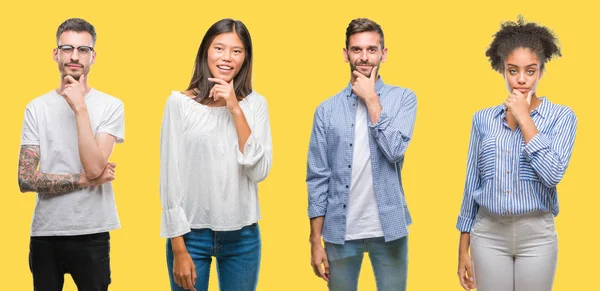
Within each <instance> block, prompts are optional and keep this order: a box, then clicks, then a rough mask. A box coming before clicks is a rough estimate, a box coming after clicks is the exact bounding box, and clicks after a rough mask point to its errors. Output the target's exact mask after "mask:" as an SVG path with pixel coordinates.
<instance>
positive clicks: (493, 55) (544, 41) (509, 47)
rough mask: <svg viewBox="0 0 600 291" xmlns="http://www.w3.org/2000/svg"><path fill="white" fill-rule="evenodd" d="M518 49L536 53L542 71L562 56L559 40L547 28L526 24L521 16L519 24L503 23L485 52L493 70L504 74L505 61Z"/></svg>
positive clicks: (512, 22)
mask: <svg viewBox="0 0 600 291" xmlns="http://www.w3.org/2000/svg"><path fill="white" fill-rule="evenodd" d="M517 48H528V49H530V50H531V51H533V52H535V54H536V55H537V57H538V58H539V60H540V63H541V70H543V69H544V66H545V64H546V62H548V61H550V60H551V59H552V58H553V57H560V56H562V54H561V52H560V47H559V46H558V38H556V36H555V35H554V33H553V32H552V31H551V30H550V29H548V28H547V27H545V26H541V25H538V24H536V23H526V22H525V20H524V19H523V16H521V15H519V16H518V20H517V22H514V21H507V22H503V23H502V25H501V26H500V30H499V31H498V32H496V34H494V40H493V41H492V43H491V44H490V47H489V48H488V50H487V51H486V52H485V55H486V56H487V57H488V58H489V61H490V63H491V65H492V69H494V70H496V71H498V72H499V73H502V71H503V70H504V60H505V59H506V58H507V57H508V55H510V54H511V53H512V52H513V51H514V50H515V49H517Z"/></svg>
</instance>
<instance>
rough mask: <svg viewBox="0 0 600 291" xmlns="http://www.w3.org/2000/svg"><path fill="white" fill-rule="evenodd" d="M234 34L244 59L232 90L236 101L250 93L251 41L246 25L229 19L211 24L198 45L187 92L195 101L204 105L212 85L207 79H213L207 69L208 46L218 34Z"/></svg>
mask: <svg viewBox="0 0 600 291" xmlns="http://www.w3.org/2000/svg"><path fill="white" fill-rule="evenodd" d="M228 32H234V33H235V34H237V36H238V37H239V38H240V40H241V41H242V44H244V50H245V57H244V62H243V63H242V68H241V69H240V71H239V72H238V74H237V75H236V76H235V77H234V81H233V88H234V90H235V95H236V96H237V97H238V99H240V100H241V99H243V98H244V97H246V96H248V95H249V94H250V93H252V39H251V38H250V32H248V29H247V28H246V25H244V23H242V22H241V21H239V20H233V19H231V18H226V19H221V20H219V21H217V22H216V23H215V24H213V25H212V26H211V27H210V28H209V29H208V31H206V34H204V37H203V38H202V42H201V43H200V48H198V53H197V55H196V62H195V63H194V73H193V75H192V80H191V81H190V85H189V86H188V88H187V90H188V91H189V92H191V93H193V94H194V95H196V98H195V100H196V101H198V102H200V103H202V104H205V103H207V102H208V99H207V97H208V94H209V93H210V89H211V88H212V86H213V83H212V82H210V81H208V80H207V78H211V77H213V76H212V75H211V73H210V70H209V68H208V48H209V47H210V44H211V43H212V41H213V40H214V39H215V37H217V36H218V35H220V34H223V33H228Z"/></svg>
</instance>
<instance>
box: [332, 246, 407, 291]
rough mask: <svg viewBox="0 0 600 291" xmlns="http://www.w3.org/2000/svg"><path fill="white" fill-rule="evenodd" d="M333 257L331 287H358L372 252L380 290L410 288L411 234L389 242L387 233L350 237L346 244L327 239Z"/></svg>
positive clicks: (340, 290)
mask: <svg viewBox="0 0 600 291" xmlns="http://www.w3.org/2000/svg"><path fill="white" fill-rule="evenodd" d="M325 252H326V253H327V259H328V261H329V275H330V276H329V284H328V286H329V290H331V291H352V290H357V288H358V275H359V273H360V267H361V265H362V260H363V256H364V253H365V252H366V253H369V258H370V260H371V265H372V266H373V271H374V273H375V281H376V282H377V290H379V291H391V290H393V291H403V290H406V277H407V275H408V237H406V236H405V237H403V238H401V239H397V240H393V241H389V242H385V241H384V239H383V237H378V238H369V239H358V240H349V241H346V242H345V243H344V244H343V245H340V244H332V243H328V242H325Z"/></svg>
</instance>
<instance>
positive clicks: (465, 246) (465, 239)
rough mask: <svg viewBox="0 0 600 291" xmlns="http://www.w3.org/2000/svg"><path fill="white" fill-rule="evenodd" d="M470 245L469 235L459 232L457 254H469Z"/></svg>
mask: <svg viewBox="0 0 600 291" xmlns="http://www.w3.org/2000/svg"><path fill="white" fill-rule="evenodd" d="M470 245H471V233H469V232H461V233H460V242H459V245H458V254H459V255H464V254H468V253H469V246H470Z"/></svg>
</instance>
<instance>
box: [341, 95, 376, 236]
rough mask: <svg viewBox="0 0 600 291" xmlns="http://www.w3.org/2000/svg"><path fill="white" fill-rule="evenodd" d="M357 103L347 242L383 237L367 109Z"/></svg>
mask: <svg viewBox="0 0 600 291" xmlns="http://www.w3.org/2000/svg"><path fill="white" fill-rule="evenodd" d="M356 103H357V105H358V106H357V108H356V121H355V125H356V126H355V128H354V154H353V158H352V178H351V183H350V193H349V194H348V212H347V213H346V237H345V240H355V239H365V238H373V237H382V236H383V229H382V228H381V221H380V219H379V210H378V208H377V200H376V199H375V190H374V188H373V170H372V166H371V150H370V148H369V129H368V128H367V118H368V114H367V107H366V105H365V103H364V102H363V101H361V100H358V101H357V102H356Z"/></svg>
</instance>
